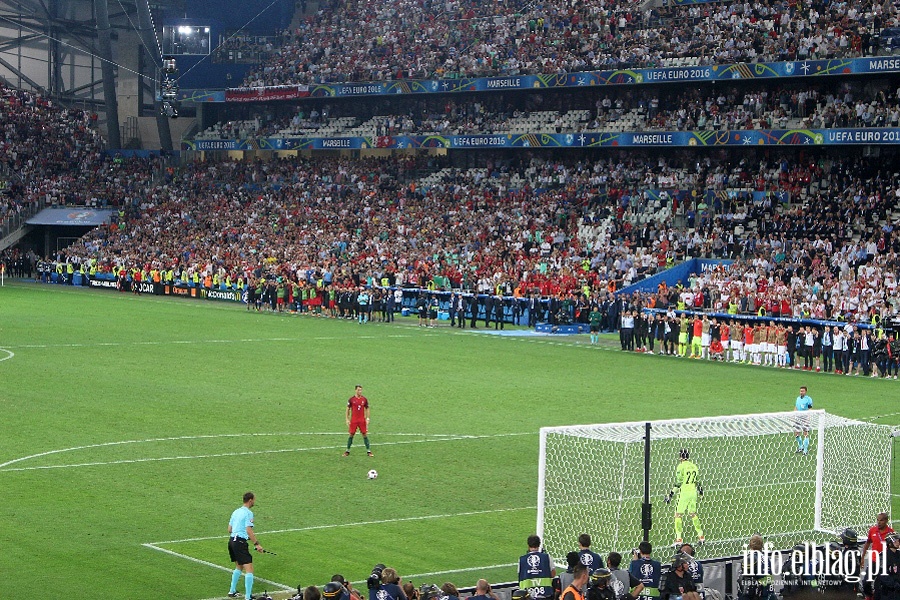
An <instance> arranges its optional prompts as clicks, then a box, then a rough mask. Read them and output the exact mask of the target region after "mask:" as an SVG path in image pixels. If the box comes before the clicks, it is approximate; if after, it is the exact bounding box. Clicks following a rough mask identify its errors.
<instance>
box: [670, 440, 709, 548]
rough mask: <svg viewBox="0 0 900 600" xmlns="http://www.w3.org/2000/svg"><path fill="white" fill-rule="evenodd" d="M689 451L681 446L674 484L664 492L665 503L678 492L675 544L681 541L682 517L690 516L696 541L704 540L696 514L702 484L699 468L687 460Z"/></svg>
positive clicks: (677, 544) (679, 544)
mask: <svg viewBox="0 0 900 600" xmlns="http://www.w3.org/2000/svg"><path fill="white" fill-rule="evenodd" d="M689 456H690V453H689V452H688V451H687V449H685V448H682V449H681V452H680V453H679V458H680V459H681V461H680V462H679V463H678V467H677V468H676V469H675V486H674V487H673V488H672V490H671V491H670V492H669V493H668V494H666V498H665V500H666V504H668V503H669V502H671V501H672V497H673V496H674V495H675V493H676V492H678V504H676V506H675V546H676V547H677V546H681V544H682V543H683V541H684V540H683V537H682V530H683V529H684V524H683V517H684V515H685V514H688V515H690V516H691V521H692V522H693V523H694V529H696V530H697V543H698V544H702V543H703V542H704V541H706V538H704V537H703V528H702V526H701V525H700V517H699V516H698V515H697V499H698V498H702V497H703V486H701V485H700V482H699V479H700V469H698V468H697V465H695V464H694V463H692V462H691V461H690V460H688V458H689Z"/></svg>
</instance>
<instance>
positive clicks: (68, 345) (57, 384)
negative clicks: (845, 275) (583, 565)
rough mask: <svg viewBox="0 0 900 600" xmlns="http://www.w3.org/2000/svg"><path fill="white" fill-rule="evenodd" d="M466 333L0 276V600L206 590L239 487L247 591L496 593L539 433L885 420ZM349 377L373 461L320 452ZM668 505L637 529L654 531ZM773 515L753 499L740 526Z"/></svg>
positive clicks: (840, 398)
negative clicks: (364, 409) (383, 567)
mask: <svg viewBox="0 0 900 600" xmlns="http://www.w3.org/2000/svg"><path fill="white" fill-rule="evenodd" d="M481 325H482V323H479V327H480V328H479V329H478V330H475V331H472V330H468V329H467V330H465V331H460V330H458V329H450V328H449V326H448V325H447V324H446V323H443V324H442V326H440V327H438V328H435V329H422V328H419V327H417V326H416V321H415V319H413V318H408V319H403V318H401V319H399V320H398V322H396V323H394V324H379V323H370V324H365V325H359V324H357V323H355V322H351V321H341V320H333V319H316V318H312V317H307V316H292V315H287V314H270V313H256V312H247V311H246V310H245V308H244V307H243V306H239V305H234V304H225V303H216V302H206V301H185V300H180V299H173V298H161V297H148V296H132V295H130V294H118V293H115V292H97V291H90V290H82V289H73V288H66V287H62V286H43V285H37V284H30V283H12V284H10V283H9V282H7V285H6V286H5V287H2V288H0V381H2V387H0V389H2V396H0V398H2V402H3V405H4V418H3V425H2V433H3V435H2V436H0V482H2V483H0V487H2V489H3V490H4V491H5V493H6V498H5V501H4V502H3V504H2V508H0V515H2V523H4V525H5V526H4V528H3V533H2V534H0V535H2V538H0V539H2V540H3V542H4V544H3V545H4V547H5V548H6V549H7V553H6V559H7V560H6V565H5V566H6V569H5V571H6V577H5V581H4V583H3V585H2V588H0V589H2V590H3V592H2V593H0V596H2V597H9V598H18V599H30V598H35V599H36V598H47V597H68V598H112V597H116V598H127V599H129V600H142V599H151V598H152V599H157V598H160V597H163V598H171V599H184V600H200V599H209V598H221V597H223V596H224V595H225V593H226V592H227V591H228V583H229V573H230V571H231V569H232V565H231V564H230V563H229V562H228V555H227V550H226V535H227V534H226V528H227V523H228V517H229V515H230V514H231V511H232V510H234V509H235V508H237V507H238V506H239V505H240V499H241V495H242V494H243V493H244V492H245V491H247V490H252V491H253V492H254V493H255V494H256V496H257V503H256V506H255V508H254V513H255V516H256V531H257V534H258V536H259V539H260V541H261V542H262V544H263V546H264V547H265V548H266V549H267V550H270V551H272V552H275V553H277V556H272V555H259V554H255V555H254V565H255V570H256V575H257V582H256V584H255V586H254V592H255V593H261V592H262V591H263V590H268V591H269V592H270V593H274V592H286V591H287V590H296V587H297V585H304V586H306V585H311V584H316V585H322V584H324V583H325V582H326V581H328V580H329V579H330V578H331V575H333V574H335V573H342V574H343V575H344V576H346V577H347V579H348V580H352V581H356V582H361V581H362V580H364V579H365V578H366V577H367V576H368V574H369V573H370V571H371V568H372V566H373V565H374V564H375V563H384V564H387V565H388V566H393V567H395V568H396V569H397V570H398V572H399V573H400V575H401V576H402V577H403V579H404V581H410V580H411V581H413V582H414V583H415V584H416V585H420V584H422V583H437V584H441V583H443V582H444V581H452V582H454V583H456V584H457V585H458V586H466V585H471V584H473V583H474V582H475V581H476V580H477V579H478V578H480V577H484V578H486V579H488V580H489V581H491V582H502V581H512V580H514V579H515V577H516V575H515V566H514V564H515V563H516V561H517V559H518V557H519V556H520V555H521V554H522V553H524V552H525V550H526V547H525V538H526V537H527V536H528V535H529V534H531V533H533V532H534V529H535V521H536V514H537V508H536V503H537V501H536V496H537V471H538V430H539V429H540V427H542V426H552V425H567V424H579V423H603V422H620V421H643V420H657V419H675V418H688V417H702V416H706V415H726V414H744V413H757V412H775V411H785V410H792V408H793V401H794V398H795V397H796V396H797V391H798V388H799V386H800V385H807V386H809V394H810V396H811V397H812V398H813V399H814V400H815V403H816V404H815V406H816V408H822V409H825V410H827V411H829V412H832V413H835V414H838V415H841V416H844V417H850V418H856V419H867V420H872V421H873V422H876V423H880V424H887V425H897V424H900V412H898V411H900V402H898V401H897V399H898V398H900V382H896V381H881V380H869V379H868V378H862V377H855V378H854V377H838V376H830V375H829V376H826V375H814V374H809V373H802V372H796V371H779V370H774V369H761V368H757V367H747V366H741V365H719V364H708V363H705V362H701V361H689V360H679V359H675V358H671V357H660V356H644V355H636V354H626V353H622V352H619V351H618V350H616V348H617V346H618V344H617V340H615V339H613V338H612V337H609V338H608V339H604V340H603V343H602V344H601V345H600V346H593V347H592V346H591V345H590V344H589V343H588V336H587V335H583V336H573V337H563V338H546V337H534V336H497V335H488V334H486V333H485V330H484V329H483V328H481ZM356 384H361V385H363V386H364V389H363V393H364V394H365V395H366V396H367V397H368V399H369V401H370V404H371V417H372V421H371V426H370V438H371V441H372V450H373V452H374V454H375V456H374V457H372V458H369V457H367V456H366V454H365V448H364V447H363V444H362V439H361V436H357V437H356V441H355V443H354V446H353V451H352V453H351V456H349V457H347V458H344V457H342V456H341V454H342V452H343V450H344V447H345V445H346V441H347V433H346V426H345V422H344V410H345V406H346V402H347V398H348V397H349V396H350V395H352V394H353V387H354V385H356ZM786 443H787V444H788V446H789V445H790V444H791V443H793V440H792V439H790V440H786ZM674 464H675V460H674V457H673V462H672V465H671V466H665V467H664V468H672V469H673V470H674ZM369 469H377V471H378V473H379V476H378V478H377V479H375V480H368V479H367V478H366V473H367V471H368V470H369ZM894 473H895V480H894V482H893V490H894V493H895V495H894V496H893V503H894V504H893V510H894V513H893V514H894V517H895V518H896V516H897V515H898V514H900V513H898V512H897V510H898V509H900V498H898V497H897V495H896V494H897V491H898V490H900V485H898V483H900V481H898V480H897V477H898V476H897V473H898V469H897V468H895V469H894ZM582 476H590V474H582ZM851 478H852V475H851ZM610 484H611V485H615V482H610ZM665 491H666V490H659V491H658V494H656V493H655V495H656V496H658V497H655V498H654V499H653V501H654V503H655V511H654V517H655V524H654V526H655V527H659V528H666V529H670V522H671V515H670V512H671V511H670V509H668V508H667V507H665V505H663V504H662V503H661V497H662V495H663V494H664V493H665ZM772 503H777V498H767V497H761V498H760V504H761V510H767V509H768V508H766V507H768V506H769V505H771V504H772ZM630 519H632V520H634V521H639V519H640V515H639V514H634V515H631V516H630ZM873 522H874V515H873ZM706 535H707V537H708V538H714V537H715V532H714V531H707V532H706ZM638 541H639V540H635V544H636V543H637V542H638ZM572 546H573V549H574V548H575V540H574V539H573V540H572ZM629 548H630V547H629ZM629 548H620V549H618V550H619V551H620V552H624V551H627V550H628V549H629ZM238 589H243V582H242V583H241V584H240V586H239V588H238Z"/></svg>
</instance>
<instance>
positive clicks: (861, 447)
mask: <svg viewBox="0 0 900 600" xmlns="http://www.w3.org/2000/svg"><path fill="white" fill-rule="evenodd" d="M800 419H802V421H800ZM648 425H649V432H650V437H649V443H647V441H648V440H647V439H646V436H645V432H646V431H647V427H648ZM798 427H806V428H808V429H809V430H810V434H809V435H810V443H809V454H808V455H803V454H798V453H796V449H797V443H796V441H795V436H794V432H795V431H797V429H798ZM645 444H646V448H645ZM681 448H685V449H687V450H689V451H690V459H691V460H692V461H693V462H694V463H696V464H697V466H698V468H699V470H700V483H701V484H702V486H703V491H704V495H703V497H702V498H701V499H700V500H699V502H698V509H697V510H698V513H699V515H700V519H701V521H702V527H703V533H704V536H705V537H706V542H705V545H704V550H703V555H704V556H705V557H714V556H734V555H738V554H740V552H741V550H742V548H743V544H745V543H746V542H747V540H748V538H749V537H750V535H752V534H753V533H760V534H762V535H763V536H764V537H765V538H766V539H767V541H770V542H772V543H773V544H774V545H775V547H776V548H790V547H792V546H793V545H794V544H796V543H799V542H801V541H807V540H811V541H819V542H821V541H827V540H830V539H833V536H834V534H835V533H836V532H838V531H840V530H842V529H843V528H845V527H853V528H855V529H856V530H857V531H858V532H864V531H866V530H867V529H868V527H869V526H870V525H871V524H873V523H874V521H875V515H876V514H877V513H878V512H881V511H888V512H889V511H890V507H891V495H890V494H891V490H890V473H891V429H890V428H889V427H886V426H883V425H875V424H872V423H865V422H862V421H855V420H852V419H846V418H843V417H839V416H836V415H831V414H828V413H826V412H825V411H823V410H810V411H805V412H802V413H799V412H783V413H766V414H756V415H737V416H727V417H705V418H698V419H680V420H668V421H655V422H650V423H645V422H633V423H611V424H602V425H574V426H567V427H545V428H542V429H541V432H540V460H539V467H538V468H539V474H538V477H539V479H538V518H537V531H538V535H540V536H541V538H542V540H543V542H544V548H545V550H546V551H547V552H549V553H550V555H551V556H552V557H553V558H554V559H555V560H556V561H557V562H560V563H562V564H564V561H563V559H564V557H565V555H566V552H568V551H570V550H572V549H573V548H575V547H577V538H578V535H579V534H581V533H589V534H590V535H591V537H592V542H593V543H592V548H594V549H596V550H598V551H603V552H605V553H607V552H609V551H612V550H615V551H617V552H619V553H621V554H622V555H623V556H627V553H628V552H629V551H630V550H631V549H632V548H634V547H636V546H637V545H638V543H639V542H640V541H642V540H643V539H644V530H643V527H642V504H643V501H644V493H645V483H644V482H645V476H648V477H647V481H648V484H649V485H648V487H647V488H646V491H647V492H648V493H649V501H650V504H651V505H652V506H653V508H654V509H655V510H654V511H653V514H652V516H653V519H652V527H649V517H650V511H649V507H648V510H647V515H646V517H647V521H648V522H647V523H646V525H647V526H648V527H649V541H650V542H651V543H652V544H653V546H654V548H658V549H660V551H661V550H662V548H663V547H665V546H668V547H670V548H671V546H672V543H673V541H674V539H675V532H674V524H673V523H674V511H675V504H674V501H673V503H672V504H671V505H669V506H666V505H665V504H664V503H663V497H664V496H665V494H666V492H668V491H669V490H671V489H672V486H673V484H674V483H675V467H676V466H677V464H678V453H679V450H680V449H681ZM645 450H646V452H645ZM645 460H646V464H647V465H648V466H649V472H648V473H645ZM696 539H697V537H696V533H695V531H694V527H693V525H692V523H691V519H690V518H689V517H688V516H686V515H685V518H684V540H685V541H686V542H692V543H695V542H696ZM660 556H662V554H660Z"/></svg>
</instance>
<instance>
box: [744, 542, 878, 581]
mask: <svg viewBox="0 0 900 600" xmlns="http://www.w3.org/2000/svg"><path fill="white" fill-rule="evenodd" d="M869 554H870V561H869V568H868V569H867V570H865V572H864V573H858V572H857V566H858V565H859V564H860V559H861V557H862V554H861V553H860V551H859V550H858V549H846V550H844V551H841V552H831V551H826V550H825V549H823V548H821V547H819V546H817V545H816V544H814V543H812V542H804V543H803V544H798V545H797V546H796V547H795V548H794V550H792V551H791V552H790V554H789V555H788V556H787V557H785V555H784V554H783V553H782V552H781V551H779V550H775V547H774V546H773V545H772V543H771V542H766V543H765V545H764V546H763V549H762V550H750V549H749V548H748V545H747V544H744V550H743V565H742V566H743V575H744V576H746V577H777V576H785V575H788V576H797V575H800V576H802V577H804V578H809V580H816V579H819V578H826V579H829V578H841V579H843V580H844V581H846V582H847V583H859V582H860V581H861V580H862V579H863V578H865V579H866V580H867V581H874V580H875V578H876V577H878V576H879V575H887V574H888V567H887V548H885V549H884V550H883V551H882V552H870V553H869Z"/></svg>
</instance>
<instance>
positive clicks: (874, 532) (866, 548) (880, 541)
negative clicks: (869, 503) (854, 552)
mask: <svg viewBox="0 0 900 600" xmlns="http://www.w3.org/2000/svg"><path fill="white" fill-rule="evenodd" d="M890 518H891V517H890V516H889V515H888V514H887V513H886V512H882V513H878V516H877V517H876V518H875V525H873V526H872V527H870V528H869V535H868V536H866V543H865V544H863V547H862V552H860V555H859V570H860V571H863V570H864V569H865V568H866V559H868V560H869V562H870V563H872V564H874V562H875V556H874V554H876V553H879V552H883V551H884V538H886V537H887V535H888V534H889V533H894V530H893V528H891V524H890ZM870 551H871V552H870Z"/></svg>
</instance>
